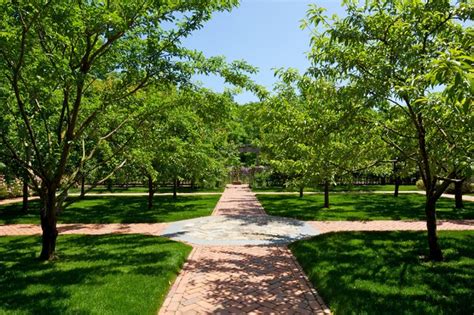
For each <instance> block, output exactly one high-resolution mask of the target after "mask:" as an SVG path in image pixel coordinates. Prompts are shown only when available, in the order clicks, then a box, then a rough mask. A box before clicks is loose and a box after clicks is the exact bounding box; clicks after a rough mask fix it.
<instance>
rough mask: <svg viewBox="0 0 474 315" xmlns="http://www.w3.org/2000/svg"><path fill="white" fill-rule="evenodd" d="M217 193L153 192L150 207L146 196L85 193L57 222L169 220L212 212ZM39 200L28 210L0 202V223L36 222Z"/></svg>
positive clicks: (146, 221) (151, 221)
mask: <svg viewBox="0 0 474 315" xmlns="http://www.w3.org/2000/svg"><path fill="white" fill-rule="evenodd" d="M219 198H220V196H219V195H200V196H178V197H177V199H173V198H172V197H171V196H155V198H154V206H153V208H152V209H148V208H147V197H146V196H136V197H135V196H133V197H132V196H107V197H106V196H103V197H101V196H86V197H85V199H83V200H79V199H75V200H76V201H75V202H74V203H72V204H71V205H69V206H68V207H67V208H66V209H64V210H63V211H62V212H61V213H60V214H59V219H58V222H60V223H140V222H142V223H153V222H171V221H178V220H184V219H191V218H196V217H202V216H207V215H210V214H211V213H212V210H213V209H214V207H215V205H216V204H217V201H218V200H219ZM39 206H40V203H39V201H37V200H35V201H32V202H31V204H30V209H29V211H28V213H27V214H24V213H23V212H22V211H21V203H16V204H10V205H3V206H0V224H14V223H39Z"/></svg>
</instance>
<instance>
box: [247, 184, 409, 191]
mask: <svg viewBox="0 0 474 315" xmlns="http://www.w3.org/2000/svg"><path fill="white" fill-rule="evenodd" d="M394 189H395V186H394V185H352V186H349V185H338V186H332V187H331V191H394ZM252 190H253V191H254V192H272V191H276V192H299V189H298V188H294V187H263V188H252ZM399 190H400V191H409V190H415V191H416V190H418V188H416V186H415V185H401V186H400V188H399ZM304 191H316V192H322V191H323V188H322V187H321V186H319V187H306V188H305V189H304Z"/></svg>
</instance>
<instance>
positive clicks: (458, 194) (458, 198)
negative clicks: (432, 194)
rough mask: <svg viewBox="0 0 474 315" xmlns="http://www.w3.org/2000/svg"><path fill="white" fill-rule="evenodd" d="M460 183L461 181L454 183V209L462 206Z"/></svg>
mask: <svg viewBox="0 0 474 315" xmlns="http://www.w3.org/2000/svg"><path fill="white" fill-rule="evenodd" d="M462 183H463V182H455V183H454V198H455V200H456V209H462V208H464V202H463V201H462Z"/></svg>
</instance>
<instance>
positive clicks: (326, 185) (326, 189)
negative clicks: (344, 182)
mask: <svg viewBox="0 0 474 315" xmlns="http://www.w3.org/2000/svg"><path fill="white" fill-rule="evenodd" d="M324 208H329V181H325V182H324Z"/></svg>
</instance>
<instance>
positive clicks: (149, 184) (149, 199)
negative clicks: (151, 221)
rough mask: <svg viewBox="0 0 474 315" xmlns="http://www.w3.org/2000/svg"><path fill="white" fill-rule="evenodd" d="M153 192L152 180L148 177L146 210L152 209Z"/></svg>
mask: <svg viewBox="0 0 474 315" xmlns="http://www.w3.org/2000/svg"><path fill="white" fill-rule="evenodd" d="M154 194H155V190H154V189H153V178H152V177H151V176H148V209H151V208H153V195H154Z"/></svg>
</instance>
